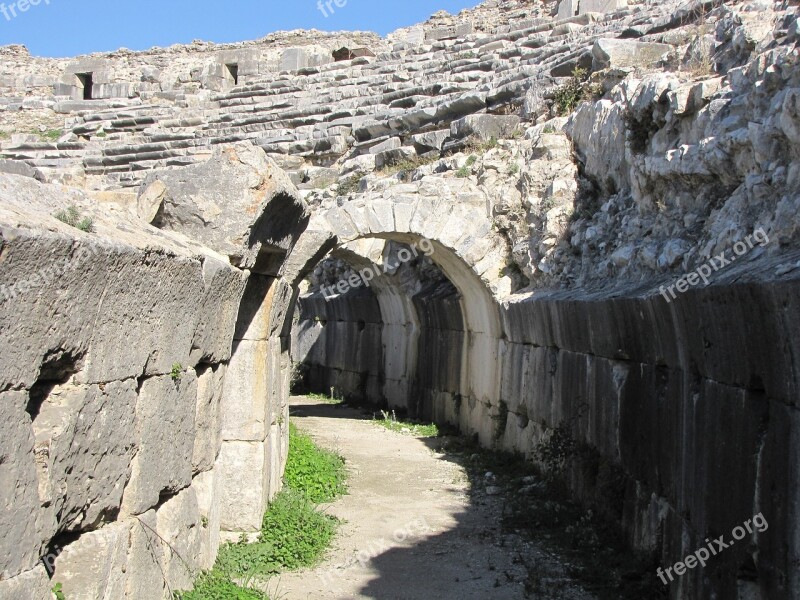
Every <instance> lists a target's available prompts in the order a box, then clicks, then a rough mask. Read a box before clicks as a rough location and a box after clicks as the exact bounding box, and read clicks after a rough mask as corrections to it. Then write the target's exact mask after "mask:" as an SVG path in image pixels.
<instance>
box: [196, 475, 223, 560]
mask: <svg viewBox="0 0 800 600" xmlns="http://www.w3.org/2000/svg"><path fill="white" fill-rule="evenodd" d="M192 489H194V492H195V494H196V496H197V507H198V509H199V510H200V552H199V554H198V557H197V565H198V567H199V568H200V569H210V568H211V567H213V566H214V562H215V561H216V560H217V551H218V550H219V545H220V518H221V516H222V506H221V505H220V498H221V492H222V489H221V486H220V478H219V466H218V463H217V465H215V468H213V469H212V470H210V471H206V472H204V473H200V474H199V475H197V477H195V478H194V480H193V481H192Z"/></svg>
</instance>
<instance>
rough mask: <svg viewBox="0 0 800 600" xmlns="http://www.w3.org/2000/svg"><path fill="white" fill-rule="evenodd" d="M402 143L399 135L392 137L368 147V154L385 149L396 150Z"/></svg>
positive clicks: (377, 152)
mask: <svg viewBox="0 0 800 600" xmlns="http://www.w3.org/2000/svg"><path fill="white" fill-rule="evenodd" d="M402 145H403V142H402V141H401V140H400V138H399V137H392V138H389V139H388V140H386V141H383V142H381V143H380V144H375V145H374V146H372V147H371V148H370V149H369V153H370V154H380V153H381V152H383V151H385V150H396V149H398V148H400V147H401V146H402Z"/></svg>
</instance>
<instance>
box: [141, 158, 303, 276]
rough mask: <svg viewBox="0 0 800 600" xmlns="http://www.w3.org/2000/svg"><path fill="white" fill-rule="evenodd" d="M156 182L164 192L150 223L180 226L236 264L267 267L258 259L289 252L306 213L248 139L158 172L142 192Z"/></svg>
mask: <svg viewBox="0 0 800 600" xmlns="http://www.w3.org/2000/svg"><path fill="white" fill-rule="evenodd" d="M155 181H161V182H162V183H163V184H164V186H165V187H166V188H167V191H166V192H165V198H164V200H163V202H162V206H161V211H160V213H159V217H158V218H157V219H156V221H155V222H154V225H156V226H157V227H159V228H161V229H165V230H170V231H180V232H181V233H184V234H186V235H188V236H190V237H192V238H193V239H196V240H198V241H200V242H201V243H203V244H205V245H207V246H208V247H210V248H212V249H213V250H215V251H217V252H220V253H221V254H224V255H226V256H228V257H230V259H231V261H232V262H233V264H235V265H237V266H239V267H240V268H255V270H256V271H258V272H264V271H265V270H269V267H270V266H272V265H261V264H258V261H259V259H263V260H266V259H268V258H269V254H270V253H271V252H274V251H276V250H283V251H288V250H289V248H290V247H291V244H292V242H293V240H294V239H296V237H297V236H299V235H300V233H301V232H302V230H303V229H304V228H305V223H307V220H308V216H309V213H308V207H307V206H306V204H305V202H303V201H302V200H301V199H300V198H299V196H298V194H297V189H296V188H295V186H294V184H292V182H291V181H290V179H289V177H288V176H287V175H286V173H284V172H283V171H282V170H281V169H280V168H279V167H278V166H277V165H276V164H275V163H274V162H273V161H272V160H270V159H269V158H268V157H267V155H266V154H265V152H264V151H263V150H262V149H261V148H259V147H257V146H254V145H252V144H251V143H249V142H241V143H237V144H234V145H231V146H225V147H218V148H216V149H215V150H214V153H213V155H212V157H211V158H210V159H209V160H208V161H207V162H205V163H201V164H197V165H192V166H190V167H185V168H182V169H173V170H165V171H156V172H154V173H152V174H151V175H149V176H148V177H147V179H146V180H145V182H144V184H143V185H142V193H143V194H145V193H147V190H148V188H149V186H151V185H152V184H153V183H154V182H155ZM262 251H263V252H262ZM267 274H269V273H267Z"/></svg>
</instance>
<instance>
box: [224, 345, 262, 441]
mask: <svg viewBox="0 0 800 600" xmlns="http://www.w3.org/2000/svg"><path fill="white" fill-rule="evenodd" d="M268 351H269V343H268V342H266V341H251V340H242V341H238V342H236V343H235V344H234V351H233V357H232V358H231V362H230V364H229V365H228V372H227V375H226V377H225V386H224V391H223V394H222V398H223V400H222V438H223V439H224V440H249V441H256V442H258V441H263V440H264V439H265V438H266V437H267V431H268V428H269V422H268V406H267V404H268V400H267V396H268V393H269V385H270V381H269V376H268V372H267V360H268Z"/></svg>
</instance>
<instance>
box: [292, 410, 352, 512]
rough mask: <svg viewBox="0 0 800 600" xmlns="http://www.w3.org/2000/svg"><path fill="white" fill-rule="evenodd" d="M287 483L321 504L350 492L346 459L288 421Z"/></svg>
mask: <svg viewBox="0 0 800 600" xmlns="http://www.w3.org/2000/svg"><path fill="white" fill-rule="evenodd" d="M285 477H286V483H287V484H288V486H289V487H290V488H291V489H292V490H294V491H296V492H299V493H301V494H303V495H305V497H306V498H308V500H309V501H311V502H314V503H317V504H320V503H323V502H330V501H331V500H333V499H334V498H336V497H337V496H341V495H342V494H344V493H346V492H347V487H346V486H345V483H344V481H345V479H346V470H345V466H344V459H342V458H341V457H340V456H338V455H336V454H334V453H333V452H330V451H328V450H323V449H321V448H318V447H317V446H316V445H315V444H314V441H313V440H312V439H311V438H310V437H309V436H308V435H306V434H305V433H302V432H301V431H299V430H298V429H297V427H296V426H295V425H294V423H289V458H288V460H287V462H286V475H285Z"/></svg>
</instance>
